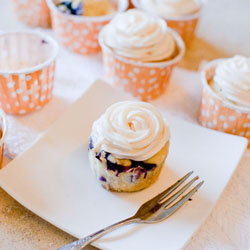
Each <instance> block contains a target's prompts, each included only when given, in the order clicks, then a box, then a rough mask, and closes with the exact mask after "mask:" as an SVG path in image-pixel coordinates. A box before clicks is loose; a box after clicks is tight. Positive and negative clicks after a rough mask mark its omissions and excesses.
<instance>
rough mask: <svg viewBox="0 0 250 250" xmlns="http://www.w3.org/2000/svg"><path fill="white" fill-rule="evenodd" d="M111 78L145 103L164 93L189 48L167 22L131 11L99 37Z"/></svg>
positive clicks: (118, 16)
mask: <svg viewBox="0 0 250 250" xmlns="http://www.w3.org/2000/svg"><path fill="white" fill-rule="evenodd" d="M99 43H100V45H101V47H102V51H103V61H104V68H105V73H106V76H107V78H108V79H109V80H110V81H111V82H113V83H114V84H115V85H117V86H120V87H122V88H123V89H124V90H125V91H128V92H130V93H131V94H132V95H134V96H135V97H138V98H139V99H141V100H143V101H148V100H152V99H155V98H157V97H158V96H160V95H161V94H163V93H164V91H165V89H166V86H167V84H168V81H169V78H170V75H171V72H172V69H173V68H174V66H175V65H176V64H177V63H178V62H179V61H180V59H181V58H182V56H183V54H184V51H185V45H184V43H183V41H182V39H181V37H180V36H179V35H178V34H177V33H176V32H175V31H173V30H172V29H170V28H168V27H167V25H166V23H165V22H164V20H163V19H161V18H159V17H156V16H152V15H150V14H148V13H145V12H143V11H140V10H136V9H131V10H128V11H126V12H124V13H119V14H117V15H116V16H115V17H114V18H113V19H112V21H111V22H110V23H109V24H108V25H106V26H105V27H104V28H103V30H102V31H101V33H100V35H99Z"/></svg>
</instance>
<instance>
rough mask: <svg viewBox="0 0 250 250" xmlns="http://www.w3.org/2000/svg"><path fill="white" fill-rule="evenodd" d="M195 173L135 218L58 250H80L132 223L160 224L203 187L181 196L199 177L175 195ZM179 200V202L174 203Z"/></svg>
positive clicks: (155, 199)
mask: <svg viewBox="0 0 250 250" xmlns="http://www.w3.org/2000/svg"><path fill="white" fill-rule="evenodd" d="M192 173H193V171H191V172H189V173H187V174H186V175H185V176H183V177H182V178H181V179H179V180H178V181H177V182H176V183H174V184H173V185H172V186H170V187H169V188H167V189H166V190H164V191H163V192H161V193H160V194H158V195H156V196H155V197H153V198H152V199H151V200H149V201H147V202H145V203H144V204H142V205H141V207H140V208H139V209H138V211H137V212H136V213H135V215H134V216H132V217H129V218H127V219H125V220H122V221H119V222H117V223H115V224H112V225H110V226H108V227H106V228H103V229H101V230H99V231H97V232H95V233H93V234H90V235H88V236H86V237H85V238H82V239H80V240H76V241H74V242H72V243H70V244H68V245H65V246H63V247H61V248H59V249H57V250H80V249H83V248H84V247H85V246H87V245H88V244H90V243H91V242H93V241H96V240H97V239H99V238H101V237H102V236H103V235H105V234H107V233H109V232H111V231H113V230H115V229H117V228H119V227H121V226H123V225H126V224H130V223H155V222H160V221H162V220H164V219H166V218H168V217H169V216H170V215H172V214H173V213H174V212H175V211H176V210H177V209H179V208H180V207H181V206H182V205H183V204H184V203H185V202H186V201H187V200H188V199H190V198H191V197H192V196H193V195H194V193H195V192H197V191H198V189H199V188H200V187H201V185H202V184H203V183H204V181H201V182H200V183H198V184H197V185H196V186H195V187H194V188H192V189H191V190H190V191H189V192H188V193H187V194H186V195H184V196H182V197H181V198H180V196H181V195H182V194H183V193H184V192H185V191H186V190H187V189H188V188H189V187H190V186H191V185H192V184H193V183H194V182H195V181H196V180H198V179H199V177H198V176H196V177H194V178H193V179H192V180H191V181H189V182H188V183H187V184H186V185H185V186H183V187H182V188H181V189H180V190H179V191H177V192H175V193H173V192H174V191H175V190H176V189H177V188H178V187H179V186H180V185H181V184H183V183H184V182H185V181H186V180H187V179H188V178H189V177H190V175H192ZM178 198H180V199H179V200H178V201H177V202H175V203H174V201H176V200H177V199H178Z"/></svg>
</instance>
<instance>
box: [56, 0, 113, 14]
mask: <svg viewBox="0 0 250 250" xmlns="http://www.w3.org/2000/svg"><path fill="white" fill-rule="evenodd" d="M56 6H57V7H58V8H59V10H60V11H62V12H64V13H67V14H72V15H78V16H105V15H108V14H111V13H114V12H115V11H116V10H117V8H118V6H117V4H116V3H115V2H113V1H111V0H66V1H65V0H59V1H58V2H57V4H56Z"/></svg>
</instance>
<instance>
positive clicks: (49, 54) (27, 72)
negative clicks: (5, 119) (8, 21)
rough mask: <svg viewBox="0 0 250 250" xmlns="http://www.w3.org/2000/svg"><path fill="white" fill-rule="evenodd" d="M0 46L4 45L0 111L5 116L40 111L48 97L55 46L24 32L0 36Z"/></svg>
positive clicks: (49, 40) (0, 65) (0, 61)
mask: <svg viewBox="0 0 250 250" xmlns="http://www.w3.org/2000/svg"><path fill="white" fill-rule="evenodd" d="M0 44H2V45H5V46H3V48H1V51H2V53H1V54H0V108H1V109H3V110H4V111H5V112H6V113H8V114H27V113H30V112H33V111H36V110H39V109H41V108H42V107H43V106H45V105H46V104H47V103H48V102H49V101H50V100H51V98H52V92H53V83H54V73H55V59H56V56H57V53H58V45H57V43H56V42H55V41H54V40H53V39H52V38H50V37H49V36H47V35H44V34H42V33H37V32H32V31H29V32H28V31H27V32H7V33H4V34H1V35H0ZM15 51H16V52H17V53H14V52H15ZM24 63H25V68H24V69H22V67H23V66H24V65H23V64H24ZM26 65H27V66H26Z"/></svg>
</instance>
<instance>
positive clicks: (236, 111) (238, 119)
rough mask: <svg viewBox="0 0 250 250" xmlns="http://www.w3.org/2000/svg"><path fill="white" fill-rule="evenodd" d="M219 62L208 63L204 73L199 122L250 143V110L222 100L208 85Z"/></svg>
mask: <svg viewBox="0 0 250 250" xmlns="http://www.w3.org/2000/svg"><path fill="white" fill-rule="evenodd" d="M219 61H220V60H214V61H212V62H210V63H208V65H207V66H206V67H205V68H204V70H203V71H202V84H203V90H202V95H201V102H200V109H199V114H198V121H199V123H200V124H201V125H202V126H203V127H207V128H210V129H214V130H218V131H221V132H225V133H229V134H233V135H238V136H243V137H245V138H247V139H248V140H249V142H250V109H247V108H245V107H240V106H237V105H234V104H233V103H231V102H228V101H226V100H224V99H222V98H221V97H220V96H218V95H217V94H215V93H214V91H213V90H212V89H211V88H210V86H209V84H208V83H209V81H210V80H212V79H213V76H214V73H215V69H216V65H217V64H218V62H219ZM248 146H250V143H249V144H248Z"/></svg>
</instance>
